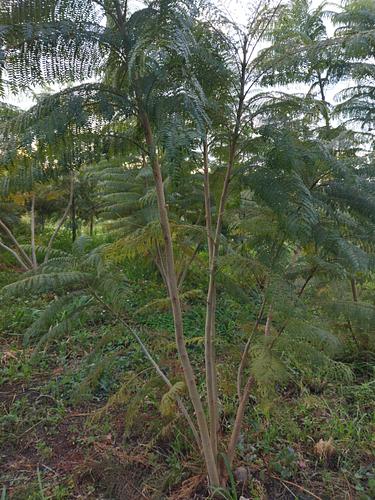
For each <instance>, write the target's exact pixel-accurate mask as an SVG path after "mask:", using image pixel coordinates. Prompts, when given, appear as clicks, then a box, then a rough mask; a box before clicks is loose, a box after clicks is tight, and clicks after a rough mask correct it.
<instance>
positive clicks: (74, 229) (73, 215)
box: [71, 192, 77, 243]
mask: <svg viewBox="0 0 375 500" xmlns="http://www.w3.org/2000/svg"><path fill="white" fill-rule="evenodd" d="M71 212H72V213H71V219H72V242H73V243H74V242H75V241H76V239H77V214H76V200H75V196H74V192H73V197H72V203H71Z"/></svg>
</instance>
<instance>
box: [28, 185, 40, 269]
mask: <svg viewBox="0 0 375 500" xmlns="http://www.w3.org/2000/svg"><path fill="white" fill-rule="evenodd" d="M30 221H31V224H30V227H31V259H32V263H33V269H36V268H37V267H38V262H37V260H36V247H35V193H32V195H31V212H30Z"/></svg>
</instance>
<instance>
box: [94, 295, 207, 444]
mask: <svg viewBox="0 0 375 500" xmlns="http://www.w3.org/2000/svg"><path fill="white" fill-rule="evenodd" d="M91 293H92V294H93V295H94V297H95V298H96V300H97V301H98V302H100V304H102V305H103V306H104V307H105V308H106V309H107V310H108V311H109V312H110V313H111V314H112V315H113V316H114V317H115V318H116V319H117V320H118V321H119V322H120V323H121V324H122V325H123V326H124V327H125V328H126V329H127V330H129V331H130V333H131V334H132V335H133V337H134V338H135V340H136V341H137V343H138V344H139V346H140V348H141V350H142V352H143V354H144V355H145V356H146V358H147V359H148V360H149V361H150V363H151V364H152V366H153V367H154V368H155V371H156V372H157V373H158V375H159V376H160V377H161V378H162V380H163V381H164V382H165V383H166V385H167V386H168V388H169V389H171V388H172V387H173V384H172V382H171V381H170V380H169V378H168V377H167V376H166V374H165V373H164V372H163V370H162V369H161V368H160V366H159V365H158V364H157V362H156V361H155V360H154V358H153V357H152V355H151V353H150V351H149V350H148V349H147V347H146V345H145V344H144V343H143V341H142V339H141V338H140V336H139V335H138V333H137V332H136V331H135V329H134V328H132V327H131V326H130V325H129V323H127V322H126V321H124V319H123V318H122V317H121V316H120V315H119V314H118V313H117V312H116V311H115V310H114V309H112V308H111V307H110V306H109V305H108V304H107V303H106V302H105V301H104V300H103V299H102V298H101V297H100V296H99V295H98V294H97V293H96V292H95V290H91ZM176 401H177V404H178V406H179V408H180V410H181V413H182V414H183V416H184V417H185V419H186V420H187V422H188V424H189V426H190V428H191V431H192V433H193V435H194V438H195V440H196V442H197V444H198V447H199V449H201V441H200V438H199V434H198V431H197V429H196V427H195V424H194V422H193V421H192V419H191V417H190V415H189V412H188V410H187V408H186V406H185V405H184V403H183V401H182V400H181V398H180V397H179V396H176Z"/></svg>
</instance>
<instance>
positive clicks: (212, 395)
mask: <svg viewBox="0 0 375 500" xmlns="http://www.w3.org/2000/svg"><path fill="white" fill-rule="evenodd" d="M203 173H204V208H205V219H206V235H207V247H208V262H209V269H210V270H211V269H212V265H213V256H214V237H213V234H212V215H211V194H210V177H209V169H208V144H207V139H205V141H204V143H203ZM212 278H213V276H212V275H211V272H210V283H209V290H208V292H207V310H206V324H205V351H204V352H205V366H206V385H207V400H208V410H209V419H210V420H209V425H210V439H211V446H212V449H213V452H214V455H215V457H216V460H217V453H218V442H217V436H218V430H219V414H218V392H217V373H216V352H215V311H216V283H215V282H214V280H213V279H212ZM210 285H211V288H210Z"/></svg>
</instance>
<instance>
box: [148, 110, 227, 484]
mask: <svg viewBox="0 0 375 500" xmlns="http://www.w3.org/2000/svg"><path fill="white" fill-rule="evenodd" d="M139 117H140V120H141V123H142V126H143V130H144V134H145V140H146V144H147V146H148V150H149V155H150V161H151V166H152V171H153V176H154V182H155V187H156V196H157V201H158V209H159V217H160V225H161V229H162V233H163V238H164V243H165V256H166V259H165V261H166V274H167V281H168V292H169V297H170V300H171V305H172V313H173V321H174V329H175V337H176V344H177V350H178V353H179V357H180V360H181V365H182V368H183V371H184V377H185V382H186V385H187V388H188V392H189V395H190V400H191V403H192V405H193V407H194V410H195V414H196V418H197V423H198V428H199V434H200V438H201V442H202V451H203V454H204V458H205V462H206V467H207V473H208V477H209V482H210V485H211V486H213V487H217V486H219V474H218V469H217V466H216V457H215V456H214V453H213V449H212V446H211V441H210V435H209V431H208V425H207V420H206V416H205V413H204V409H203V404H202V401H201V398H200V395H199V392H198V388H197V384H196V380H195V375H194V371H193V367H192V365H191V363H190V359H189V355H188V352H187V349H186V344H185V339H184V332H183V323H182V310H181V303H180V296H179V291H178V284H177V274H176V270H175V265H174V254H173V245H172V237H171V230H170V224H169V217H168V211H167V206H166V201H165V195H164V187H163V179H162V175H161V169H160V164H159V159H158V157H157V152H156V148H155V144H154V138H153V133H152V130H151V125H150V122H149V119H148V116H147V114H146V113H145V112H144V111H140V114H139Z"/></svg>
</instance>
